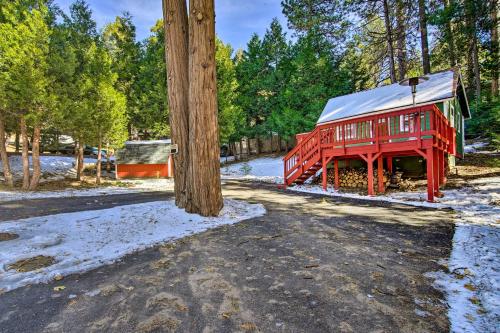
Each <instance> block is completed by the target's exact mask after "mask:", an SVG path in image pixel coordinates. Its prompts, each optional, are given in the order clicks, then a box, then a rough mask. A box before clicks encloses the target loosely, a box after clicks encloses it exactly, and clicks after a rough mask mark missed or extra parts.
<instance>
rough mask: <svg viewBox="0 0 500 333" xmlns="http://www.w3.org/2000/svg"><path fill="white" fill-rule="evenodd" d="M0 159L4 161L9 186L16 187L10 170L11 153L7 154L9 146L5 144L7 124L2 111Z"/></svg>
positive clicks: (4, 170) (0, 115)
mask: <svg viewBox="0 0 500 333" xmlns="http://www.w3.org/2000/svg"><path fill="white" fill-rule="evenodd" d="M0 161H2V167H3V177H4V178H5V184H7V186H9V187H14V178H13V177H12V172H11V170H10V163H9V155H8V154H7V147H6V145H5V124H4V120H3V115H2V113H0Z"/></svg>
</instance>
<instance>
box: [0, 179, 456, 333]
mask: <svg viewBox="0 0 500 333" xmlns="http://www.w3.org/2000/svg"><path fill="white" fill-rule="evenodd" d="M224 195H225V196H228V197H232V198H237V199H245V200H249V201H253V202H260V203H263V204H264V205H265V206H266V209H267V214H266V215H265V216H263V217H259V218H255V219H251V220H247V221H244V222H241V223H238V224H236V225H232V226H224V227H220V228H217V229H213V230H210V231H208V232H205V233H202V234H198V235H195V236H192V237H188V238H185V239H182V240H180V241H177V242H175V243H169V244H165V245H164V246H160V247H157V248H153V249H150V250H146V251H143V252H140V253H136V254H132V255H129V256H127V257H126V258H124V259H123V260H122V261H121V262H119V263H116V264H114V265H110V266H106V267H102V268H100V269H97V270H94V271H91V272H88V273H86V274H82V275H74V276H69V277H65V278H64V279H63V280H62V281H57V282H54V283H51V284H48V285H46V284H41V285H34V286H28V287H25V288H20V289H17V290H14V291H11V292H8V293H5V294H3V295H0V332H170V331H176V332H238V331H241V332H251V331H258V332H447V331H448V326H449V323H448V319H447V316H446V310H447V309H446V305H445V304H444V303H443V299H444V297H443V295H442V294H441V293H440V292H438V291H437V290H435V289H434V288H433V287H432V286H431V281H430V280H429V279H427V278H426V277H425V276H424V275H423V274H424V273H425V272H428V271H433V270H437V269H439V268H440V265H439V264H438V263H437V262H438V260H439V259H441V258H446V257H447V256H448V255H449V251H450V246H451V238H452V235H453V226H452V224H451V213H450V212H447V211H436V210H425V209H419V208H415V207H410V206H404V205H395V204H387V203H386V204H382V203H375V202H366V201H358V200H348V199H343V200H341V199H338V200H337V199H334V198H324V197H321V196H318V195H310V194H299V193H293V192H283V191H278V190H276V189H275V186H269V185H263V184H259V185H256V184H245V183H239V182H227V183H226V184H225V185H224ZM127 196H129V197H126V198H127V199H126V200H118V196H108V197H107V199H106V202H105V203H104V204H102V205H99V207H97V206H96V207H93V206H92V205H91V204H89V205H87V203H88V202H93V201H92V200H93V198H89V197H85V198H79V199H75V198H72V200H74V201H72V204H71V207H68V201H67V199H50V202H51V206H50V208H51V210H50V213H51V214H54V213H57V212H65V211H67V209H77V210H78V209H80V208H81V209H82V210H84V209H89V208H90V209H97V208H107V207H109V205H113V204H117V203H118V202H122V203H123V202H125V203H132V202H134V198H136V199H137V200H138V201H139V200H157V199H164V198H165V197H167V196H168V194H151V195H149V196H147V195H144V194H130V195H127ZM113 197H116V198H115V199H117V200H113ZM9 204H10V205H12V206H6V204H3V205H2V206H1V207H0V209H1V210H2V212H3V211H9V210H10V213H7V214H10V215H8V216H10V217H11V218H15V217H23V216H25V215H23V214H36V212H37V210H36V209H35V208H33V206H34V207H36V206H38V212H42V211H43V209H44V207H45V208H47V206H45V205H47V204H48V203H47V202H43V201H40V204H38V203H35V202H33V203H23V207H18V206H16V205H15V203H13V202H10V203H9ZM40 205H42V206H40ZM23 212H25V213H23ZM60 285H63V286H64V287H65V289H64V290H63V291H60V292H56V291H54V290H53V288H54V287H55V286H60Z"/></svg>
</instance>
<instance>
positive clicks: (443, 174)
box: [439, 150, 446, 185]
mask: <svg viewBox="0 0 500 333" xmlns="http://www.w3.org/2000/svg"><path fill="white" fill-rule="evenodd" d="M445 183H446V163H445V154H444V151H443V150H440V151H439V184H440V185H444V184H445Z"/></svg>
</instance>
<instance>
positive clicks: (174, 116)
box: [163, 0, 192, 208]
mask: <svg viewBox="0 0 500 333" xmlns="http://www.w3.org/2000/svg"><path fill="white" fill-rule="evenodd" d="M163 21H164V28H165V55H166V58H167V59H166V62H167V81H168V84H167V88H168V105H169V111H170V128H171V131H172V142H173V143H175V144H177V146H178V152H177V154H176V155H174V165H175V168H174V180H175V181H174V192H175V204H176V205H177V206H178V207H180V208H184V207H186V206H187V204H188V201H190V200H191V199H190V198H191V192H192V187H191V182H190V179H189V178H188V169H189V168H188V165H189V99H188V98H189V97H188V96H189V81H188V80H189V60H188V59H189V56H188V55H189V54H188V45H189V36H188V17H187V7H186V1H185V0H163Z"/></svg>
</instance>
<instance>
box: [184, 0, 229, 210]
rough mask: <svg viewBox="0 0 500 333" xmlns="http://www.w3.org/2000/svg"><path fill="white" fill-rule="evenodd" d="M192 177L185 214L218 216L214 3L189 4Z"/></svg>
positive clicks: (195, 1) (192, 0)
mask: <svg viewBox="0 0 500 333" xmlns="http://www.w3.org/2000/svg"><path fill="white" fill-rule="evenodd" d="M189 11H190V15H189V55H190V57H189V139H190V140H189V159H190V163H189V171H190V172H189V175H190V177H191V180H192V184H193V188H192V190H193V192H192V200H191V205H189V204H188V207H186V210H187V211H188V212H192V213H198V214H200V215H203V216H217V215H218V214H219V212H220V210H221V209H222V207H223V205H224V203H223V201H222V192H221V185H220V161H219V152H220V148H219V128H218V122H217V82H216V75H215V12H214V0H190V1H189Z"/></svg>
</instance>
